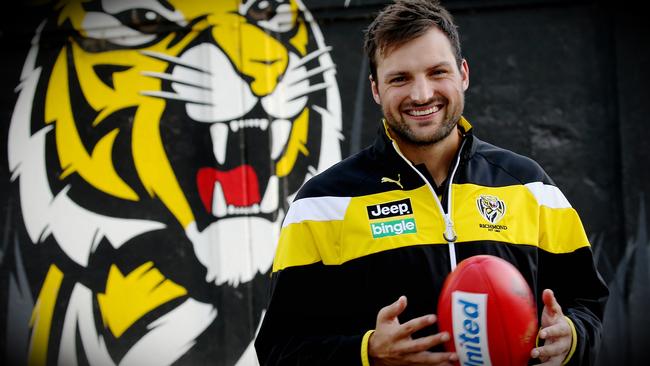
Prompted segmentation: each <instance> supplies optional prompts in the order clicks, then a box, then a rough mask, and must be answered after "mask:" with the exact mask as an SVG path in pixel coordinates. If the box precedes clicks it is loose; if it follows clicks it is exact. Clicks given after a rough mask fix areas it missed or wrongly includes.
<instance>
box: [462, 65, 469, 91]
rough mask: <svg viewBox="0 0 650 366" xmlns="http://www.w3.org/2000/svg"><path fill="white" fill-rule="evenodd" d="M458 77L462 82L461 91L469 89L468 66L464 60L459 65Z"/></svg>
mask: <svg viewBox="0 0 650 366" xmlns="http://www.w3.org/2000/svg"><path fill="white" fill-rule="evenodd" d="M460 77H461V80H462V82H463V91H466V90H467V88H469V64H468V63H467V60H465V59H463V62H461V64H460Z"/></svg>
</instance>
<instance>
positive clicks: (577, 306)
mask: <svg viewBox="0 0 650 366" xmlns="http://www.w3.org/2000/svg"><path fill="white" fill-rule="evenodd" d="M539 278H540V285H541V286H540V287H541V289H544V288H550V289H552V290H553V292H554V294H555V297H556V299H557V300H558V303H559V304H560V306H562V311H563V313H564V315H566V316H567V317H569V318H570V319H571V321H572V322H573V324H574V326H575V328H576V336H577V339H576V341H577V344H576V349H575V351H574V353H573V355H571V357H570V359H569V362H568V363H567V365H594V364H596V356H597V355H598V349H599V347H600V340H601V337H602V331H603V330H602V320H603V315H604V312H605V303H606V301H607V297H608V296H609V290H608V289H607V286H606V285H605V283H604V281H603V279H602V278H601V276H600V274H599V273H598V271H597V270H596V268H595V265H594V262H593V256H592V252H591V248H590V247H582V248H579V249H577V250H576V251H574V252H572V253H567V254H561V255H557V254H550V253H545V252H541V253H540V276H539ZM540 298H541V297H540ZM539 306H543V304H540V305H539ZM540 309H541V307H540Z"/></svg>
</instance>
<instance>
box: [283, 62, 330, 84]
mask: <svg viewBox="0 0 650 366" xmlns="http://www.w3.org/2000/svg"><path fill="white" fill-rule="evenodd" d="M335 68H336V65H334V64H332V65H329V66H319V67H316V68H313V69H311V70H309V71H308V72H307V73H306V74H305V75H303V77H301V78H300V79H298V80H295V81H294V82H292V83H291V84H289V85H296V84H298V83H299V82H301V81H303V80H306V79H309V78H310V77H312V76H314V75H318V74H322V73H324V72H325V71H327V70H331V69H335Z"/></svg>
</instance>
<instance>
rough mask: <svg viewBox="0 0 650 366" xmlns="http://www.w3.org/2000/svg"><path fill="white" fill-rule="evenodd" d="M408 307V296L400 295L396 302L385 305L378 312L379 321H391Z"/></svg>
mask: <svg viewBox="0 0 650 366" xmlns="http://www.w3.org/2000/svg"><path fill="white" fill-rule="evenodd" d="M404 309H406V296H400V297H399V299H397V301H395V302H394V303H392V304H390V305H388V306H385V307H383V308H381V310H379V313H378V314H377V323H384V322H391V321H393V320H394V319H395V318H397V316H398V315H400V314H401V313H402V311H404Z"/></svg>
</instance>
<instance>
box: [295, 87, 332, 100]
mask: <svg viewBox="0 0 650 366" xmlns="http://www.w3.org/2000/svg"><path fill="white" fill-rule="evenodd" d="M329 87H330V84H328V83H320V84H314V85H310V86H309V88H307V89H306V90H304V91H302V92H301V93H299V94H296V95H294V96H291V97H289V98H287V102H292V101H294V100H296V99H298V98H300V97H304V96H305V95H308V94H311V93H315V92H317V91H319V90H323V89H327V88H329Z"/></svg>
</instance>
